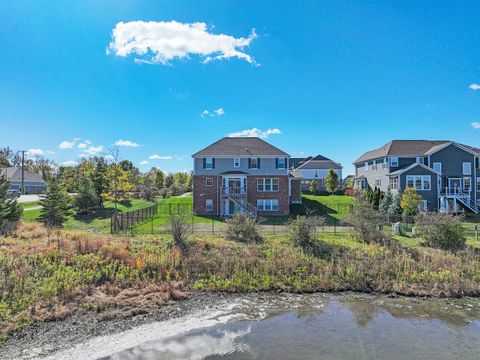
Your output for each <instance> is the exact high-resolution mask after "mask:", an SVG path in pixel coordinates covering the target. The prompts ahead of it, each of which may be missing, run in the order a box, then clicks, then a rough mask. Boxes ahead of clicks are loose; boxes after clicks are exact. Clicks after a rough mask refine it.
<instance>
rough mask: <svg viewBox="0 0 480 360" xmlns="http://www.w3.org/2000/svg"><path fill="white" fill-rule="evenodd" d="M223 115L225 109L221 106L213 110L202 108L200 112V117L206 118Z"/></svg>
mask: <svg viewBox="0 0 480 360" xmlns="http://www.w3.org/2000/svg"><path fill="white" fill-rule="evenodd" d="M223 115H225V110H223V108H218V109H216V110H213V111H212V112H210V111H208V110H203V111H202V113H201V114H200V116H201V117H202V118H204V119H205V118H206V117H209V116H210V117H216V116H223Z"/></svg>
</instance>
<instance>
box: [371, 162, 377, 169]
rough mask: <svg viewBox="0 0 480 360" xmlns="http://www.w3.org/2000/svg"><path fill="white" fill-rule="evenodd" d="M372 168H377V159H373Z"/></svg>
mask: <svg viewBox="0 0 480 360" xmlns="http://www.w3.org/2000/svg"><path fill="white" fill-rule="evenodd" d="M372 170H377V160H373V163H372Z"/></svg>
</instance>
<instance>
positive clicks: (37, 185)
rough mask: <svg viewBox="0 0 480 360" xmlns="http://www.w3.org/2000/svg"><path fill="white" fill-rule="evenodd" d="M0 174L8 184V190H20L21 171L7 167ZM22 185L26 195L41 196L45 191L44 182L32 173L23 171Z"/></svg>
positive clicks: (38, 175)
mask: <svg viewBox="0 0 480 360" xmlns="http://www.w3.org/2000/svg"><path fill="white" fill-rule="evenodd" d="M0 174H1V175H2V176H3V175H6V178H7V180H8V181H9V182H10V189H17V190H20V189H21V187H22V169H21V168H17V167H8V168H3V169H0ZM23 176H24V184H25V193H26V194H41V193H44V192H45V190H46V189H47V184H46V182H45V181H44V180H43V179H42V176H41V175H40V174H37V173H35V172H33V171H27V170H25V171H24V174H23Z"/></svg>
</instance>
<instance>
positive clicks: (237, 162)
mask: <svg viewBox="0 0 480 360" xmlns="http://www.w3.org/2000/svg"><path fill="white" fill-rule="evenodd" d="M233 167H234V168H239V167H240V158H238V157H234V158H233Z"/></svg>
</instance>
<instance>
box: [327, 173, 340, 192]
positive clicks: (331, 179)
mask: <svg viewBox="0 0 480 360" xmlns="http://www.w3.org/2000/svg"><path fill="white" fill-rule="evenodd" d="M339 186H340V181H339V180H338V175H337V173H336V172H335V171H333V169H330V170H328V173H327V178H326V179H325V187H326V189H327V191H328V192H329V193H330V194H333V193H334V192H335V191H336V190H337V189H338V187H339Z"/></svg>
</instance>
